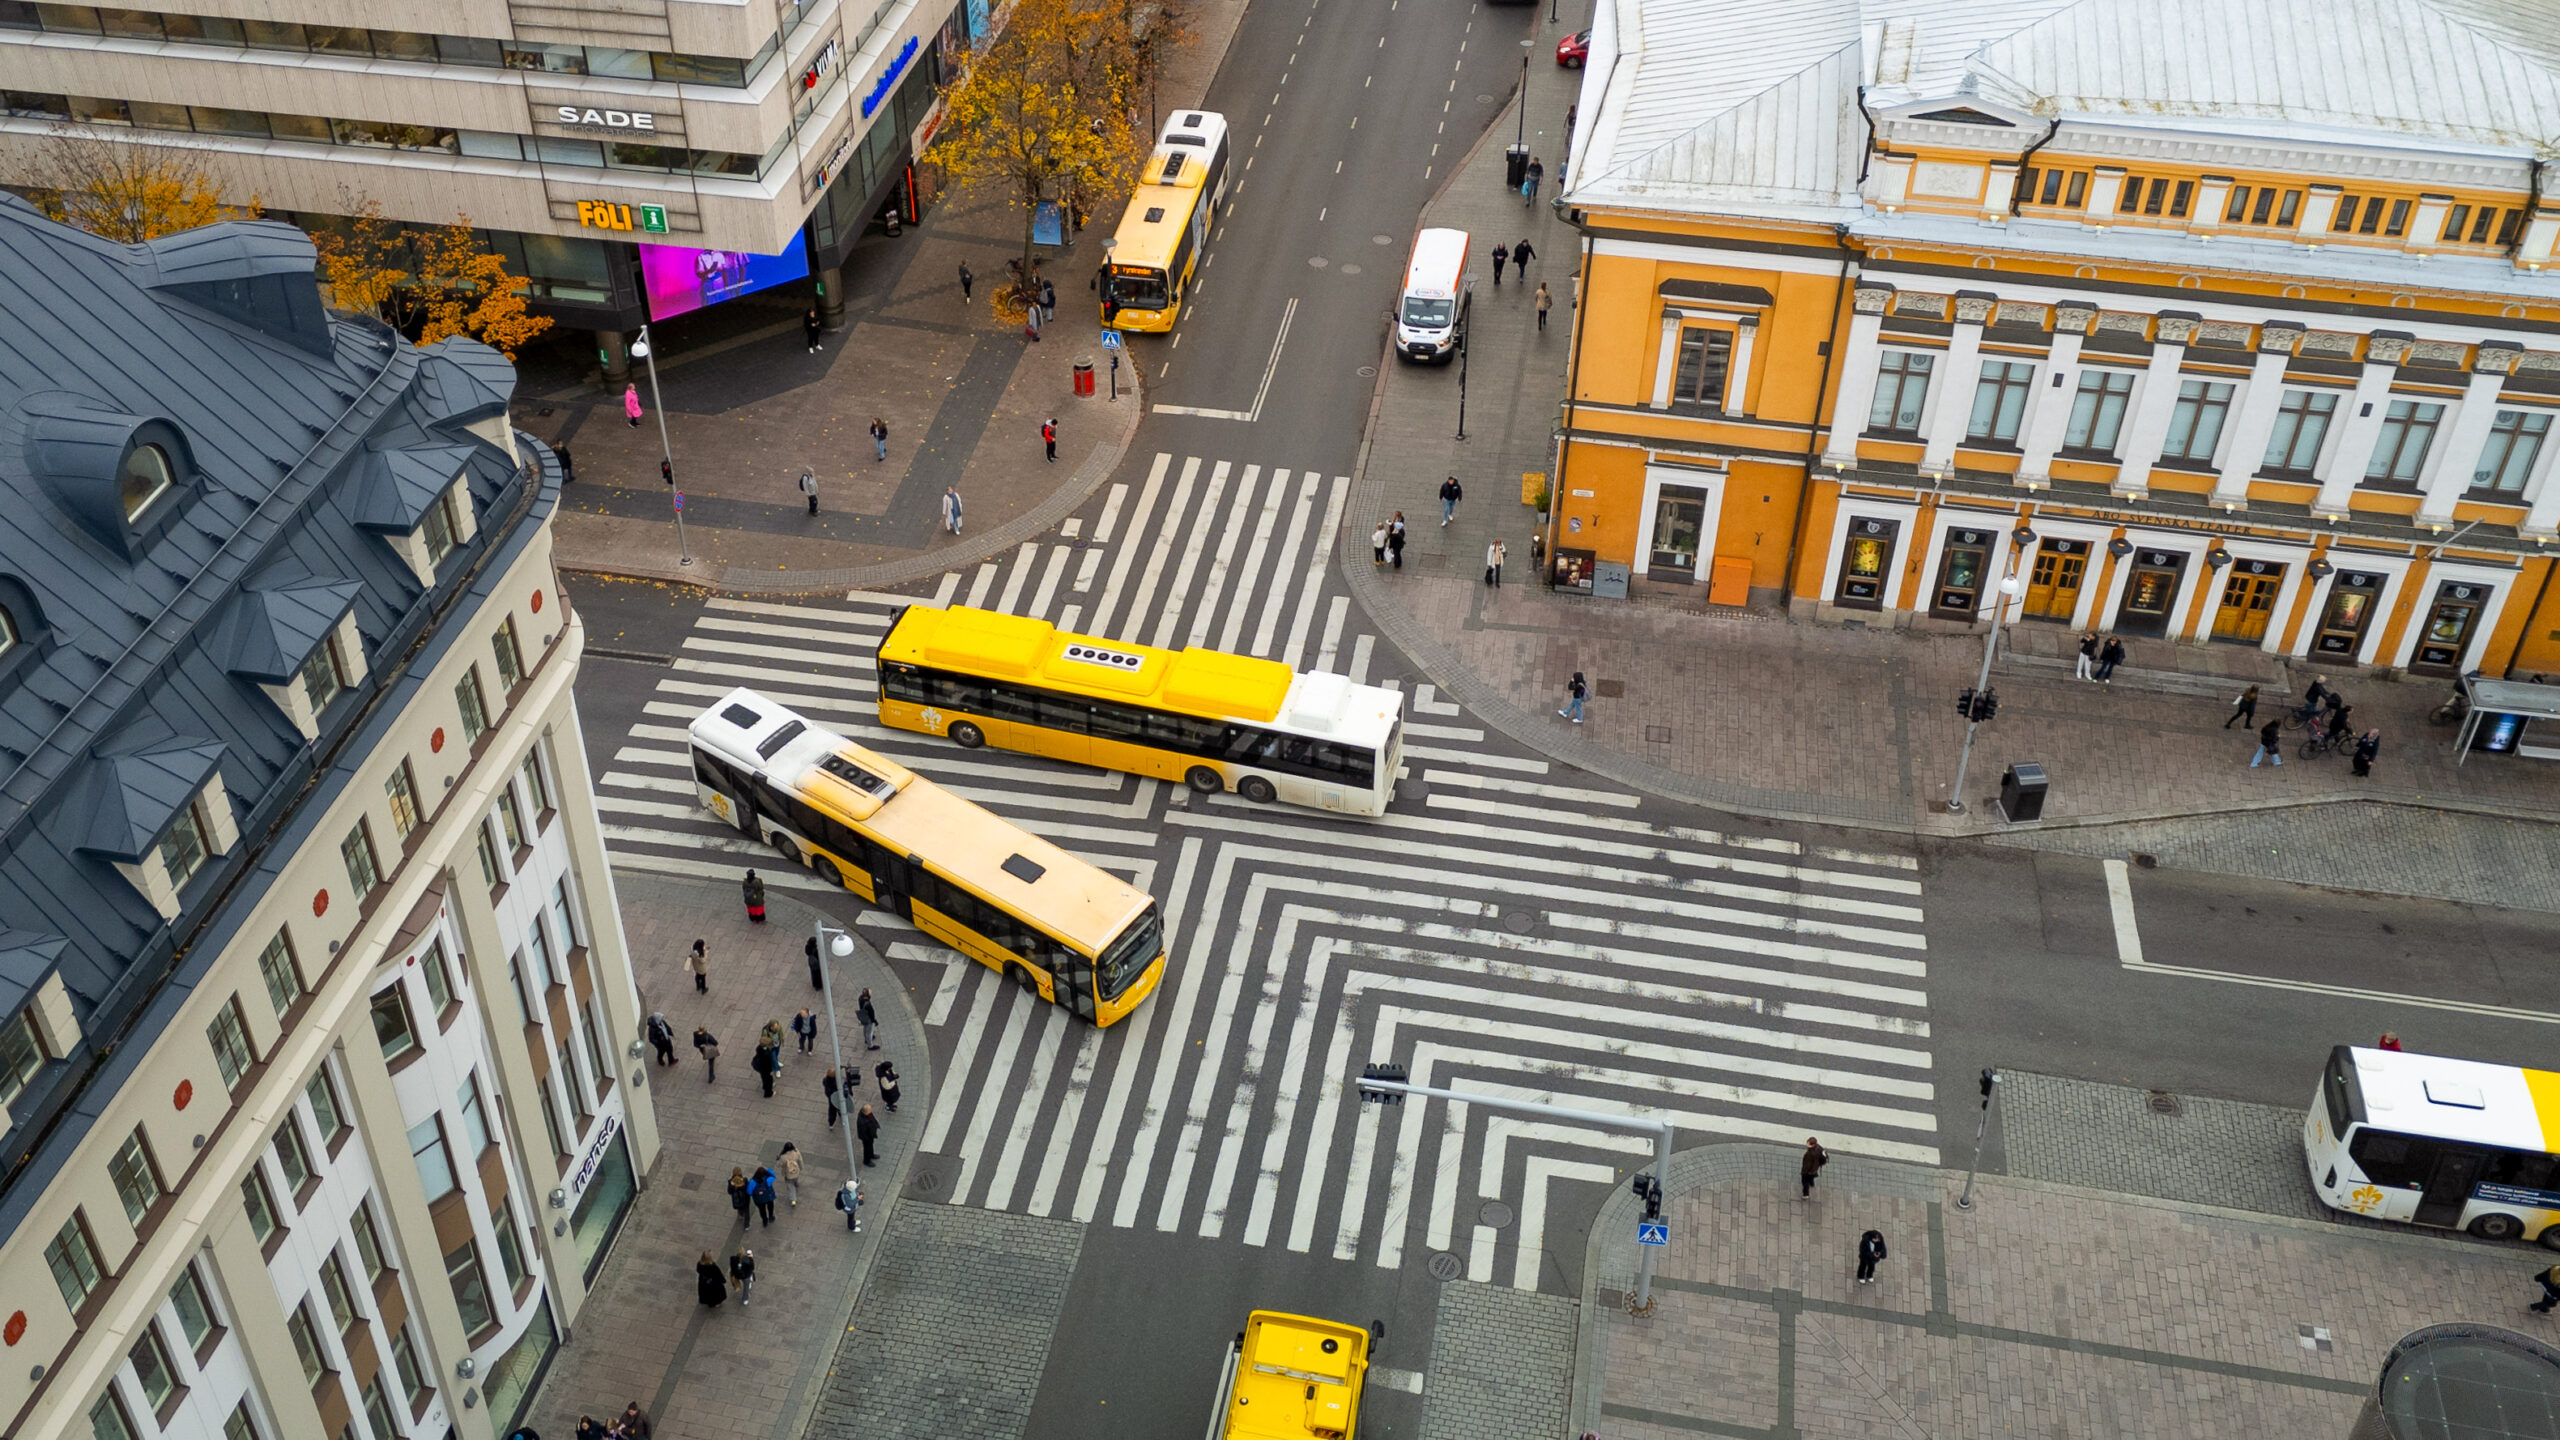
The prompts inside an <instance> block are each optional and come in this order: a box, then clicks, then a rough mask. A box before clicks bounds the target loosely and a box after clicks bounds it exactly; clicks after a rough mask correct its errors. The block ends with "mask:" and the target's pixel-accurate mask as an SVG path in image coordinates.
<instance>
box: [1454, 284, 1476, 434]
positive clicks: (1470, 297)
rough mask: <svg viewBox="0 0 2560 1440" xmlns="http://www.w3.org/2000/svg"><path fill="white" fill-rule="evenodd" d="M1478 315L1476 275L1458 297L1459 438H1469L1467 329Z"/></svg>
mask: <svg viewBox="0 0 2560 1440" xmlns="http://www.w3.org/2000/svg"><path fill="white" fill-rule="evenodd" d="M1475 315H1476V277H1474V276H1473V275H1470V276H1468V277H1467V285H1466V290H1465V292H1464V293H1462V294H1460V295H1459V297H1458V323H1457V327H1456V334H1457V346H1458V438H1459V439H1461V440H1464V439H1466V438H1467V331H1468V330H1469V329H1471V328H1473V326H1474V324H1475Z"/></svg>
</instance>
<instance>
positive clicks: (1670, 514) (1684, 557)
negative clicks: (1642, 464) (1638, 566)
mask: <svg viewBox="0 0 2560 1440" xmlns="http://www.w3.org/2000/svg"><path fill="white" fill-rule="evenodd" d="M1706 523H1707V493H1706V492H1705V491H1703V490H1691V489H1688V488H1686V487H1685V486H1677V485H1665V486H1663V487H1662V493H1661V495H1660V497H1659V498H1657V499H1656V500H1655V501H1654V503H1653V553H1652V554H1651V555H1650V556H1648V557H1647V558H1646V561H1645V564H1646V570H1645V574H1646V575H1647V577H1648V578H1651V579H1655V580H1681V581H1689V580H1695V579H1697V578H1698V536H1699V535H1700V534H1701V533H1702V532H1703V531H1704V530H1705V528H1706Z"/></svg>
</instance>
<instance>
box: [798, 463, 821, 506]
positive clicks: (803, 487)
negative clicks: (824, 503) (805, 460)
mask: <svg viewBox="0 0 2560 1440" xmlns="http://www.w3.org/2000/svg"><path fill="white" fill-rule="evenodd" d="M800 498H801V499H803V500H806V501H808V502H809V513H810V514H812V515H815V514H817V513H818V472H817V471H815V470H812V469H810V468H809V467H808V466H806V465H803V466H801V467H800Z"/></svg>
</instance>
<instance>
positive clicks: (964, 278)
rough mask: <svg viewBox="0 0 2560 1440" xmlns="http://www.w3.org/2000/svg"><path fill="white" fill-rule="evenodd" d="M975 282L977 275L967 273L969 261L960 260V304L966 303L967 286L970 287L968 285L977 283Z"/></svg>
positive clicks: (967, 298)
mask: <svg viewBox="0 0 2560 1440" xmlns="http://www.w3.org/2000/svg"><path fill="white" fill-rule="evenodd" d="M977 283H978V277H977V276H975V275H972V274H970V273H969V262H968V261H966V260H963V261H961V262H960V300H961V303H962V304H966V303H968V300H969V287H970V286H972V285H975V284H977Z"/></svg>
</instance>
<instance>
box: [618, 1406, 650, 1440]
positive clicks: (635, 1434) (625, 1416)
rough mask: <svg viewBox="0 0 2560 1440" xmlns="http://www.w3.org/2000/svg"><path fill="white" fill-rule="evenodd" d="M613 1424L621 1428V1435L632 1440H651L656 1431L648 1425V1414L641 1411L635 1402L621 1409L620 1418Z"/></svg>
mask: <svg viewBox="0 0 2560 1440" xmlns="http://www.w3.org/2000/svg"><path fill="white" fill-rule="evenodd" d="M615 1423H616V1424H619V1425H620V1426H621V1427H622V1433H623V1434H625V1435H628V1436H630V1437H632V1440H651V1437H652V1435H653V1434H654V1432H655V1430H656V1427H655V1426H652V1425H651V1424H650V1423H649V1412H648V1411H646V1410H643V1409H641V1408H640V1402H639V1401H637V1400H634V1401H632V1402H631V1403H630V1404H628V1405H626V1406H624V1407H622V1418H621V1419H620V1420H618V1421H616V1422H615Z"/></svg>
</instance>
